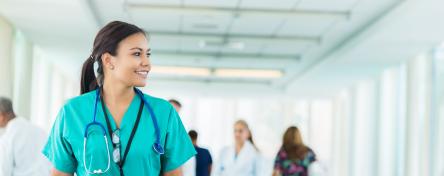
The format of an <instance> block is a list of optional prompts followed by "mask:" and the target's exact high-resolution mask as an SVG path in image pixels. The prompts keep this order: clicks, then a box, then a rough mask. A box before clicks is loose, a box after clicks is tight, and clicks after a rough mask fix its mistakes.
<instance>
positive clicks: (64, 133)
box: [43, 91, 196, 176]
mask: <svg viewBox="0 0 444 176" xmlns="http://www.w3.org/2000/svg"><path fill="white" fill-rule="evenodd" d="M144 96H145V99H146V100H147V101H148V103H149V105H150V106H151V108H152V109H153V111H154V114H155V116H156V118H157V121H158V124H159V128H160V135H161V144H162V146H163V147H164V149H165V154H164V155H159V154H158V153H156V152H155V151H154V149H153V147H152V146H153V144H154V142H155V140H156V136H155V135H156V134H155V130H154V126H153V121H152V119H151V118H152V117H151V116H150V114H149V111H148V109H147V108H146V106H144V107H143V111H142V115H141V119H140V122H139V126H138V128H137V131H136V133H135V135H134V139H133V142H132V144H131V147H130V150H129V152H128V156H127V158H126V161H125V164H124V166H123V172H124V174H125V175H160V174H161V173H165V172H168V171H172V170H175V169H176V168H178V167H180V166H181V165H182V164H184V163H185V162H186V161H187V160H188V159H190V158H191V157H192V156H194V155H195V154H196V151H195V149H194V146H193V145H192V143H191V140H190V138H189V136H188V134H187V132H186V131H185V128H184V126H183V124H182V121H181V120H180V117H179V115H178V114H177V112H176V111H175V109H174V108H173V107H172V106H171V104H170V103H169V102H167V101H165V100H162V99H159V98H155V97H152V96H149V95H146V94H145V95H144ZM95 98H96V92H95V91H91V92H88V93H85V94H83V95H81V96H78V97H75V98H73V99H70V100H68V101H67V103H66V104H65V105H64V106H63V107H62V109H61V110H60V112H59V114H58V116H57V119H56V120H55V122H54V125H53V127H52V130H51V133H50V136H49V139H48V142H47V144H46V146H45V148H44V149H43V154H44V155H45V156H46V157H47V158H48V159H49V160H50V161H51V162H52V164H53V165H54V167H55V168H56V169H57V170H59V171H62V172H65V173H76V174H77V175H78V176H83V175H88V174H87V173H86V171H85V166H84V165H85V164H84V160H83V159H84V158H83V142H84V132H85V128H86V125H87V124H88V123H91V122H92V121H93V112H94V102H95ZM141 101H142V100H141V98H140V97H139V96H138V95H137V94H135V95H134V98H133V100H132V102H131V103H130V105H129V107H128V109H127V111H126V113H125V114H124V116H123V119H122V122H121V125H120V140H121V152H120V153H121V155H123V153H124V151H125V149H126V146H127V143H128V139H129V137H130V134H131V130H132V128H133V126H134V123H135V121H136V118H137V113H138V111H139V106H140V103H141ZM106 111H107V113H108V117H109V118H110V122H111V126H112V129H113V131H114V130H115V129H116V124H115V121H114V120H113V119H112V116H111V114H110V113H109V111H108V110H107V109H106ZM96 121H98V122H99V123H101V124H102V125H103V126H104V127H105V131H106V134H107V137H108V147H109V152H110V157H111V161H110V169H109V170H108V172H106V173H105V174H102V175H119V166H118V165H117V164H116V163H114V161H113V154H112V152H113V148H112V142H111V139H110V135H109V134H108V129H107V127H106V121H105V116H104V113H103V111H102V108H101V104H100V102H99V103H98V105H97V117H96ZM88 134H89V136H88V140H87V148H86V152H85V163H86V168H88V169H89V170H90V171H93V170H97V169H102V170H105V169H106V168H107V163H108V151H107V150H106V143H105V139H104V138H103V130H102V129H101V128H100V127H98V126H93V127H90V128H89V130H88Z"/></svg>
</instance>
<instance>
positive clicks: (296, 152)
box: [282, 126, 311, 160]
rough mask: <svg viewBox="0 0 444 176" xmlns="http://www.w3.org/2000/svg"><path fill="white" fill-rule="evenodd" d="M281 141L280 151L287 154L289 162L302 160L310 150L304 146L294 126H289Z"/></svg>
mask: <svg viewBox="0 0 444 176" xmlns="http://www.w3.org/2000/svg"><path fill="white" fill-rule="evenodd" d="M282 141H283V144H282V149H283V150H284V151H285V152H287V154H288V158H289V159H291V160H304V158H305V156H306V155H307V153H308V152H310V150H311V149H310V148H308V147H307V146H305V144H304V142H303V141H302V135H301V133H300V131H299V129H298V128H297V127H295V126H291V127H289V128H288V129H287V130H286V131H285V133H284V136H283V138H282Z"/></svg>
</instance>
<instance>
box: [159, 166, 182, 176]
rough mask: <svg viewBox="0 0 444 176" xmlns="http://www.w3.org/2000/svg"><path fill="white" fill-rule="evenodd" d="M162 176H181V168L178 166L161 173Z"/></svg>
mask: <svg viewBox="0 0 444 176" xmlns="http://www.w3.org/2000/svg"><path fill="white" fill-rule="evenodd" d="M163 176H183V173H182V168H180V167H179V168H177V169H175V170H172V171H169V172H167V173H165V174H163Z"/></svg>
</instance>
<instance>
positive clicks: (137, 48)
mask: <svg viewBox="0 0 444 176" xmlns="http://www.w3.org/2000/svg"><path fill="white" fill-rule="evenodd" d="M135 49H136V50H140V51H143V49H142V48H139V47H134V48H131V49H130V50H135Z"/></svg>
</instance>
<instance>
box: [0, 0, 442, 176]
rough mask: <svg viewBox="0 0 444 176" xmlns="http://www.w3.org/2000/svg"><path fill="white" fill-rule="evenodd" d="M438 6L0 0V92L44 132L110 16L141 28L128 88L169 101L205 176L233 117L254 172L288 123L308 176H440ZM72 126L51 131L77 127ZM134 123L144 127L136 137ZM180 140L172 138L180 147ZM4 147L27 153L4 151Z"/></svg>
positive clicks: (268, 170)
mask: <svg viewBox="0 0 444 176" xmlns="http://www.w3.org/2000/svg"><path fill="white" fill-rule="evenodd" d="M443 7H444V1H442V0H328V1H326V0H277V1H276V0H116V1H109V0H63V1H60V0H0V97H6V98H8V99H10V100H11V101H12V104H13V109H14V112H15V114H16V115H17V116H18V117H21V118H23V119H26V120H27V121H29V122H30V123H31V124H33V125H35V126H36V127H38V128H39V129H42V131H43V132H44V133H45V139H48V136H49V135H50V134H51V133H53V131H52V130H51V129H53V130H54V129H55V130H57V128H58V126H57V125H56V124H57V123H55V122H57V120H56V119H57V117H58V115H59V114H60V113H65V112H64V110H63V109H61V108H62V107H64V105H65V104H66V103H67V102H69V101H68V100H70V99H72V98H74V97H76V96H79V95H80V92H81V87H80V82H81V81H82V82H83V79H81V73H82V65H83V64H84V62H85V61H86V60H87V59H94V57H95V56H92V52H93V42H94V38H95V37H96V35H97V34H98V32H99V30H100V29H102V27H104V26H105V25H107V24H108V23H109V22H112V21H116V20H117V21H123V22H126V23H130V24H134V25H136V26H138V27H140V28H141V29H143V30H144V31H145V32H146V39H147V41H148V45H149V48H150V49H151V56H149V62H150V63H151V70H150V71H149V73H148V76H147V77H148V78H147V79H146V86H145V87H140V90H142V91H143V93H145V94H148V95H151V96H153V97H159V98H161V99H164V100H166V101H168V100H171V99H173V100H177V101H178V102H180V105H181V108H180V111H179V109H176V111H177V113H178V115H179V117H180V118H179V119H178V122H175V123H177V124H179V125H178V126H179V127H181V125H182V124H183V127H184V129H185V130H182V131H180V130H179V132H183V134H182V133H181V136H182V137H188V135H187V134H185V132H188V131H189V130H195V131H196V132H197V133H198V140H197V145H198V146H200V147H203V148H206V149H208V151H209V153H210V154H211V156H212V160H213V162H214V164H213V169H212V172H216V171H217V170H218V169H219V170H223V169H226V168H224V167H220V168H217V167H216V165H217V164H220V163H222V160H223V159H222V158H224V157H226V153H224V152H223V151H224V148H225V147H226V146H236V145H237V143H235V141H236V140H237V138H236V137H235V134H236V135H237V132H238V131H237V127H236V124H238V123H235V122H237V121H238V120H244V121H245V122H246V123H247V124H248V125H244V126H243V127H244V128H245V129H247V130H248V132H249V133H248V134H249V135H250V136H249V137H252V138H253V140H254V142H251V144H254V145H253V147H254V151H256V152H257V156H258V157H259V158H258V159H257V161H258V162H260V165H258V168H256V169H258V170H260V171H258V172H257V173H256V174H255V175H264V176H266V175H268V176H271V175H272V173H273V172H274V169H276V167H275V164H276V162H275V160H276V156H277V154H278V151H280V149H281V147H282V146H283V139H284V140H285V137H283V136H284V133H285V132H286V130H287V128H289V127H291V126H295V127H297V129H298V130H299V132H300V134H301V135H302V140H301V141H303V144H304V145H306V146H307V147H309V148H310V149H311V150H312V151H313V153H314V154H315V157H316V160H315V161H314V162H313V163H314V164H313V165H311V166H310V167H308V166H307V168H308V169H307V170H308V172H309V175H319V176H444V20H443V19H444V9H443ZM119 46H120V44H119ZM148 54H149V53H148ZM99 57H105V56H104V55H100V56H99ZM110 57H111V56H110ZM102 59H103V58H102ZM103 62H105V61H103ZM110 62H111V61H110ZM119 62H120V61H119ZM97 67H98V66H97V65H95V66H94V68H95V69H97ZM109 68H110V69H111V70H112V69H114V66H112V67H111V66H110V67H109ZM119 68H120V67H119ZM106 69H108V67H107V68H106ZM102 72H103V71H102ZM97 74H98V71H96V76H97ZM105 74H108V75H109V74H110V73H109V70H107V72H105ZM138 74H139V73H138ZM139 76H140V74H139ZM128 80H130V78H128ZM91 95H92V94H91ZM97 95H98V94H97ZM97 101H98V100H96V103H97ZM101 101H103V100H101ZM159 101H160V100H159ZM162 102H165V101H163V100H162ZM142 103H144V102H143V101H142V100H141V104H142ZM145 103H146V102H145ZM164 104H165V103H164ZM82 106H85V107H86V106H87V107H93V106H94V101H93V100H92V99H91V101H88V102H87V103H85V104H82ZM96 106H97V105H96ZM137 106H138V105H137ZM154 106H156V105H154ZM154 106H153V107H154ZM165 106H167V107H170V104H165ZM2 107H3V106H1V101H0V115H1V114H2V113H3V112H1V111H2V110H3V109H2ZM141 107H142V106H141ZM128 108H129V107H128ZM154 108H157V107H154ZM99 109H100V106H99ZM101 110H102V109H101ZM103 111H106V110H105V109H103ZM128 111H129V110H128ZM171 111H172V110H171ZM89 112H90V111H89V110H88V113H86V114H91V115H90V116H89V115H86V116H88V117H85V118H87V119H88V122H90V121H92V119H93V112H92V111H91V113H89ZM131 112H132V111H131ZM134 112H137V111H134ZM139 112H140V111H139ZM147 112H148V111H147ZM155 112H156V113H157V112H158V111H157V110H156V111H155ZM167 112H170V111H169V110H168V111H167V110H166V109H160V110H159V113H167ZM66 113H69V112H68V111H67V112H66ZM150 113H151V112H150ZM147 114H148V113H143V114H142V121H141V124H142V123H144V122H145V121H146V122H148V121H147V120H146V119H145V121H144V120H143V118H145V117H147V118H148V117H150V116H152V115H151V114H150V115H149V116H148V115H147ZM171 114H173V116H174V112H173V111H172V112H171V113H170V116H169V117H171ZM100 115H101V114H100ZM134 116H136V115H134ZM69 117H71V116H69V115H67V116H66V119H68V118H69ZM95 117H96V115H95V114H94V120H95ZM98 117H99V116H98ZM100 117H101V116H100ZM71 118H76V117H71ZM106 118H108V117H106ZM134 118H135V117H134ZM89 119H91V120H89ZM126 120H128V119H126ZM157 120H159V121H160V123H162V122H163V120H165V119H162V116H161V117H159V116H158V118H157ZM1 121H2V120H1V118H0V127H1ZM149 122H150V123H151V121H149ZM129 123H131V124H132V123H133V122H132V121H131V122H129ZM154 123H157V122H154V119H153V124H154ZM70 125H72V126H70ZM75 125H78V124H75V123H66V126H64V127H65V128H79V130H80V131H82V133H83V130H84V126H75ZM103 125H104V126H105V128H104V131H107V130H108V129H106V124H105V123H103ZM155 125H157V124H155ZM60 128H62V127H60ZM85 128H86V127H85ZM171 128H172V127H171ZM136 129H137V128H136ZM141 129H142V130H144V129H148V130H151V129H149V128H148V127H144V126H142V127H139V131H138V132H137V135H140V134H143V131H140V130H141ZM178 129H182V128H178ZM5 130H6V128H0V176H9V175H2V173H1V171H2V167H5V166H2V162H3V163H5V162H7V161H10V160H11V159H6V154H5V153H8V151H7V150H6V149H3V148H1V146H4V145H7V144H6V143H7V142H6V137H5V139H3V138H2V137H3V134H4V133H5ZM18 130H26V129H24V128H22V129H18ZM87 130H88V129H86V131H87ZM148 130H147V131H148ZM156 130H157V126H156ZM110 131H111V130H110ZM154 132H156V134H157V131H154V130H151V131H150V133H149V134H151V133H152V134H153V135H152V136H153V139H151V138H149V140H153V141H154V136H155V135H154V134H155V133H154ZM85 133H87V132H85ZM5 134H6V133H5ZM123 134H124V133H123V132H122V135H123ZM128 134H129V133H128ZM162 134H163V133H162ZM79 135H82V136H83V134H79ZM137 135H136V137H135V140H138V139H137V138H138V136H137ZM5 136H6V135H5ZM25 137H28V138H29V140H28V142H33V140H37V139H36V138H35V136H33V135H28V136H25ZM63 137H65V136H63ZM50 139H51V138H50ZM163 139H164V138H163V137H162V136H161V139H159V140H163ZM235 139H236V140H235ZM292 139H293V138H292ZM2 140H4V141H2ZM81 140H83V139H79V141H81ZM100 140H103V138H101V139H100ZM112 140H113V145H114V132H113V136H112ZM119 140H120V138H119ZM122 140H125V138H122ZM139 140H141V139H139ZM147 140H148V138H147ZM166 140H167V139H166V137H165V141H166ZM169 140H170V142H171V141H172V140H177V138H173V137H170V139H169ZM183 140H185V138H183ZM156 141H157V138H156ZM185 141H186V142H185V143H181V142H180V141H175V142H176V144H177V145H179V146H178V147H181V145H183V146H186V145H188V144H189V145H188V146H191V143H190V142H189V141H190V140H188V138H186V140H185ZM2 142H3V143H4V144H2ZM82 142H83V141H82ZM45 143H46V140H45ZM242 144H244V143H242ZM64 145H66V144H64ZM107 145H108V143H107ZM109 145H110V146H112V145H111V143H110V144H109ZM119 145H120V143H119ZM134 145H137V142H136V143H135V144H133V146H134ZM162 145H168V144H162ZM18 147H20V148H26V147H28V148H32V146H31V144H30V145H29V146H28V145H27V144H23V146H10V148H18ZM106 147H108V146H106ZM168 147H170V146H167V150H168V149H169V148H168ZM136 148H137V146H136ZM139 148H140V146H139ZM146 148H147V150H150V151H151V150H152V148H153V147H151V146H146ZM233 148H234V147H233ZM236 149H237V148H236ZM282 149H283V147H282ZM73 150H74V154H76V155H77V153H75V152H77V151H81V149H80V148H79V149H76V148H74V149H73ZM132 150H133V149H131V151H132ZM154 150H156V152H157V149H156V148H155V149H154ZM39 151H41V150H40V149H39ZM131 151H130V153H131ZM1 152H3V154H2V153H1ZM83 152H85V151H83ZM122 152H123V150H122ZM167 152H168V151H167ZM74 154H72V155H74ZM113 154H114V153H113ZM167 154H168V153H167ZM39 155H42V156H43V154H41V153H39ZM183 155H185V153H183ZM119 156H120V155H119ZM122 156H123V155H122ZM153 156H154V154H153ZM230 156H231V155H230ZM278 156H279V155H278ZM108 157H109V155H108ZM114 157H115V156H114ZM233 157H234V158H235V159H237V153H236V154H235V155H233ZM2 159H3V161H2ZM28 159H29V160H32V159H33V158H28ZM83 160H85V157H83ZM151 162H152V161H151ZM128 163H131V162H130V161H129V162H128ZM112 164H115V163H112ZM151 164H152V163H151ZM82 165H86V164H83V163H82ZM159 165H160V164H159ZM11 167H12V166H11ZM162 167H164V166H162ZM85 168H86V166H85ZM159 168H161V167H160V166H159ZM3 169H4V168H3ZM244 169H245V168H244ZM82 171H83V170H82ZM233 173H234V172H233ZM78 175H82V174H78ZM125 175H128V174H125ZM130 175H131V174H130ZM255 175H251V176H255ZM184 176H186V175H184ZM215 176H218V175H215ZM220 176H222V175H220ZM233 176H243V175H241V174H234V175H233Z"/></svg>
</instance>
